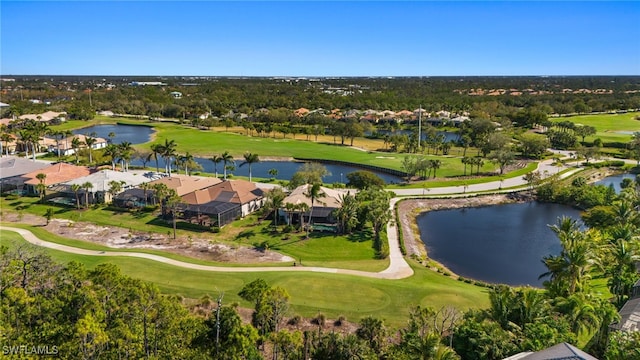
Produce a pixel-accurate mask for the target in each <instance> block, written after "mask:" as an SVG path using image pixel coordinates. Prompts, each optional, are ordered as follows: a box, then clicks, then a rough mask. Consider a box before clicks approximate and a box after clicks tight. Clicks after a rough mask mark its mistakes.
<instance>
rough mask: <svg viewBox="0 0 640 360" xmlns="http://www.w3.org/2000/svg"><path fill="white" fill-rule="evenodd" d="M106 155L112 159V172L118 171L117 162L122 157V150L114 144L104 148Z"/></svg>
mask: <svg viewBox="0 0 640 360" xmlns="http://www.w3.org/2000/svg"><path fill="white" fill-rule="evenodd" d="M104 155H105V156H108V157H109V158H111V170H113V171H116V160H117V159H118V156H120V149H119V148H118V146H116V145H114V144H109V145H107V147H106V148H104Z"/></svg>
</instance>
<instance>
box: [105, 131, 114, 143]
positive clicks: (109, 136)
mask: <svg viewBox="0 0 640 360" xmlns="http://www.w3.org/2000/svg"><path fill="white" fill-rule="evenodd" d="M107 137H108V138H109V144H112V143H113V138H114V137H116V133H114V132H113V131H112V132H110V133H109V135H107Z"/></svg>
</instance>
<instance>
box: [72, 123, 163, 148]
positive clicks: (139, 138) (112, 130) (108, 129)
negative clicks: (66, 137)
mask: <svg viewBox="0 0 640 360" xmlns="http://www.w3.org/2000/svg"><path fill="white" fill-rule="evenodd" d="M72 132H73V133H74V134H76V135H77V134H81V135H90V134H95V136H97V137H101V138H103V139H105V140H109V141H111V142H113V143H114V144H120V143H121V142H123V141H127V142H130V143H132V144H134V145H135V144H142V143H146V142H149V141H151V135H153V133H154V130H153V128H152V127H149V126H144V125H122V124H111V125H94V126H89V127H86V128H82V129H76V130H73V131H72ZM109 134H113V135H115V136H114V137H113V138H110V137H109Z"/></svg>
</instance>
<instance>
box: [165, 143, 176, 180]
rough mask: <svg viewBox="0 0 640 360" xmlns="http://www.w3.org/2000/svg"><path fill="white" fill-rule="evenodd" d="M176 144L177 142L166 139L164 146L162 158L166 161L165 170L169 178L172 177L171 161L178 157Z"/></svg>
mask: <svg viewBox="0 0 640 360" xmlns="http://www.w3.org/2000/svg"><path fill="white" fill-rule="evenodd" d="M177 146H178V145H177V144H176V142H175V140H169V139H164V144H163V145H162V158H163V159H164V161H165V167H166V168H165V169H166V172H167V174H169V177H171V159H173V158H174V157H175V156H176V147H177Z"/></svg>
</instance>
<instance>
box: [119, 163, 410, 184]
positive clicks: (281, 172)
mask: <svg viewBox="0 0 640 360" xmlns="http://www.w3.org/2000/svg"><path fill="white" fill-rule="evenodd" d="M195 160H196V162H197V163H198V164H200V165H201V166H202V168H203V170H202V171H204V172H207V173H211V174H213V173H214V172H215V170H216V169H215V168H214V164H213V162H212V161H211V160H209V159H204V158H195ZM243 162H244V159H242V158H241V159H237V160H235V165H236V166H235V170H232V171H229V170H227V174H233V175H235V176H247V177H248V176H249V165H247V164H244V165H243V164H242V163H243ZM131 163H132V164H133V165H138V166H141V165H142V162H141V161H140V160H134V161H132V162H131ZM158 164H159V167H160V171H164V170H163V169H164V161H163V160H162V159H160V158H158ZM303 164H304V162H299V161H260V162H257V163H254V164H252V165H251V174H252V176H254V177H261V178H271V175H269V170H270V169H276V170H278V175H276V176H275V178H276V179H280V180H290V179H291V177H292V176H293V174H295V173H296V172H297V171H298V169H300V167H301V166H302V165H303ZM323 165H324V167H326V168H327V170H328V171H329V172H330V173H331V175H328V176H325V177H324V178H322V181H323V182H324V183H326V184H332V183H336V182H341V183H346V182H347V174H349V173H352V172H354V171H358V170H364V169H360V168H357V167H354V166H348V165H334V164H323ZM147 166H148V167H151V168H155V166H156V161H155V159H152V160H151V162H149V163H147ZM223 168H224V164H223V163H218V165H217V171H218V175H220V174H222V173H223ZM173 171H175V166H174V170H173ZM179 171H180V172H182V173H184V169H180V170H179ZM367 171H371V172H372V173H374V174H376V175H378V176H379V177H380V178H382V179H383V180H384V181H385V182H386V183H388V184H393V183H400V182H402V179H401V178H399V177H397V176H394V175H391V174H387V173H383V172H378V171H372V170H367Z"/></svg>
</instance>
